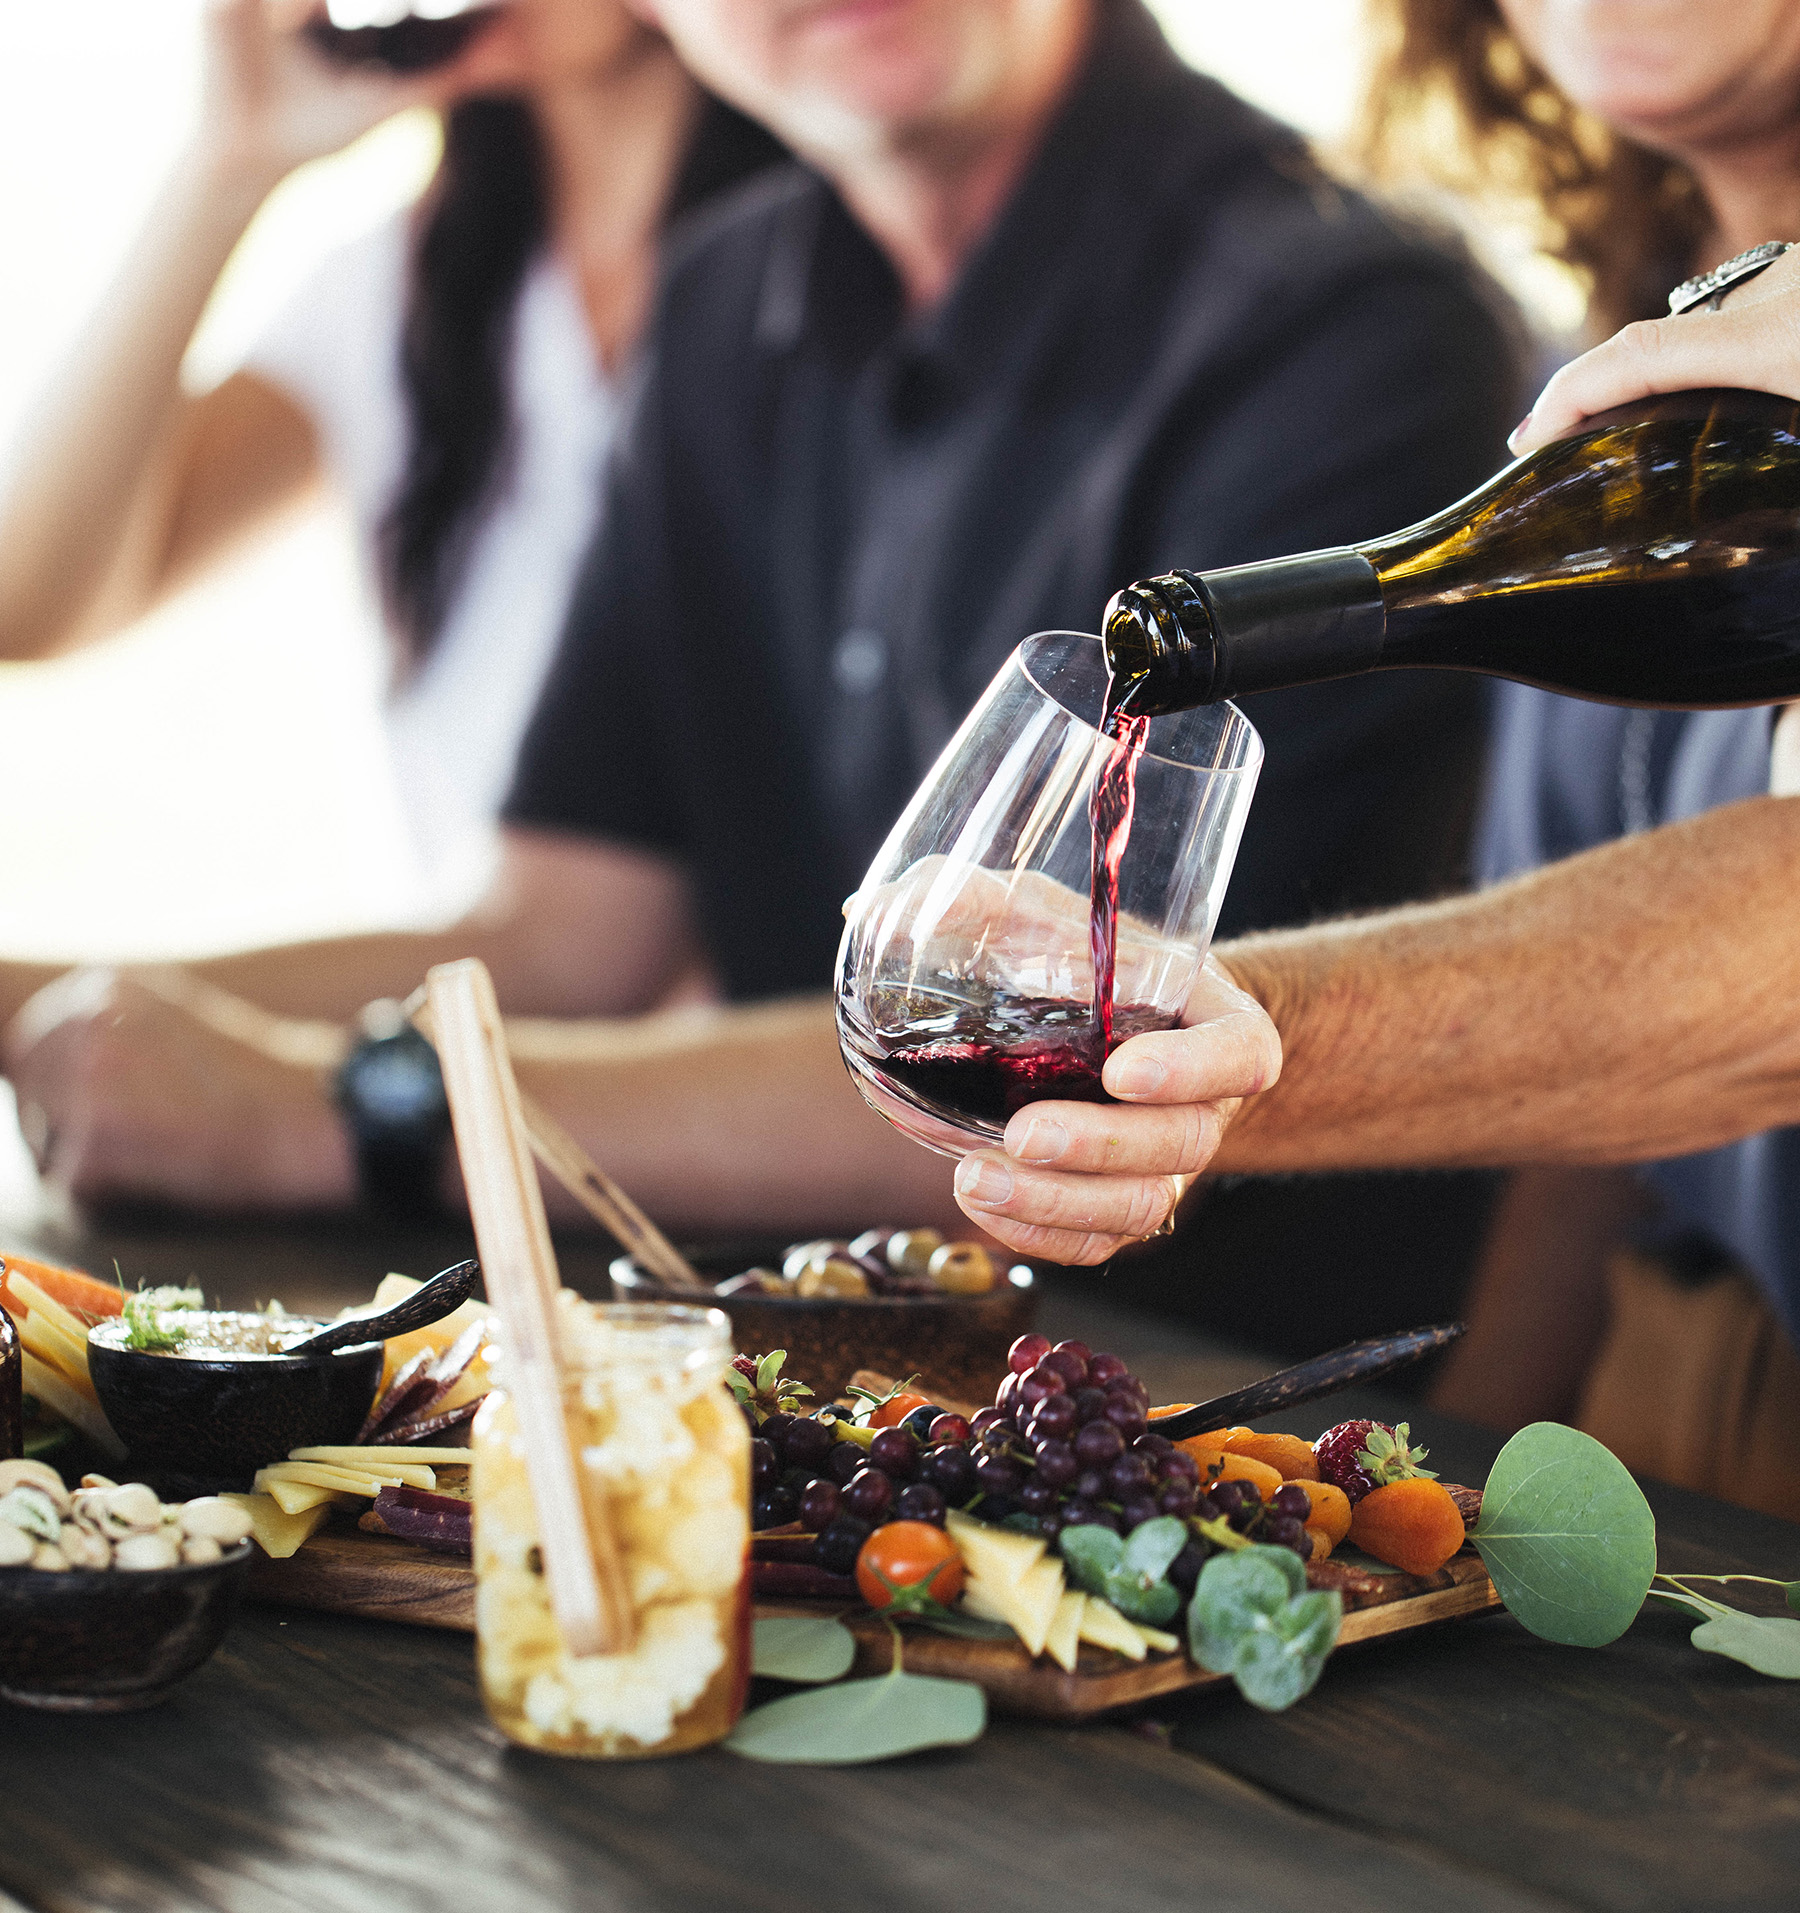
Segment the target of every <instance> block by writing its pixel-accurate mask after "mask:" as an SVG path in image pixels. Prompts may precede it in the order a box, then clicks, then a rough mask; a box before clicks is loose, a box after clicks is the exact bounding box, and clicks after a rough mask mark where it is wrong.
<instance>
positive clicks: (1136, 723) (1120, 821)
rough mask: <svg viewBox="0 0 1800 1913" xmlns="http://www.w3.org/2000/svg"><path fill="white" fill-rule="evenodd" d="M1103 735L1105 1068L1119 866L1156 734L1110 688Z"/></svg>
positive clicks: (1097, 813) (1091, 911) (1096, 917)
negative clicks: (1117, 705) (1115, 702)
mask: <svg viewBox="0 0 1800 1913" xmlns="http://www.w3.org/2000/svg"><path fill="white" fill-rule="evenodd" d="M1106 701H1107V712H1106V716H1105V717H1104V718H1103V719H1102V734H1103V735H1104V736H1107V737H1110V738H1111V739H1112V740H1113V742H1112V748H1111V750H1110V751H1108V752H1107V756H1106V762H1105V763H1104V764H1103V765H1102V766H1101V767H1100V774H1099V776H1098V777H1096V778H1095V779H1094V794H1093V796H1092V797H1091V798H1090V799H1089V800H1088V819H1089V821H1090V823H1091V824H1092V825H1093V831H1094V848H1093V853H1092V856H1093V861H1092V865H1091V875H1090V877H1089V893H1088V946H1089V948H1090V949H1091V950H1092V952H1093V957H1094V1023H1095V1026H1096V1028H1097V1029H1098V1031H1099V1036H1100V1063H1101V1067H1102V1068H1104V1067H1105V1064H1106V1059H1107V1057H1108V1056H1110V1055H1111V1054H1112V1047H1113V984H1114V976H1115V972H1116V969H1117V966H1118V957H1119V865H1120V864H1121V863H1122V862H1123V861H1124V857H1125V846H1126V845H1127V844H1128V843H1130V841H1131V813H1132V812H1133V810H1135V809H1136V808H1137V767H1138V759H1139V758H1140V757H1142V756H1143V754H1144V740H1145V739H1146V738H1147V737H1148V736H1149V733H1150V720H1149V718H1147V717H1133V716H1131V715H1130V714H1129V712H1127V711H1125V710H1123V709H1119V710H1114V709H1113V707H1112V689H1111V687H1110V686H1109V688H1108V692H1107V700H1106Z"/></svg>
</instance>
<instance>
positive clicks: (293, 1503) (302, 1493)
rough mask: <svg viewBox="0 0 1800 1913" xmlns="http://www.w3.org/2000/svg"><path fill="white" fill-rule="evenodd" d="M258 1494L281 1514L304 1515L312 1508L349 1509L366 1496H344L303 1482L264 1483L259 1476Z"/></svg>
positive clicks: (337, 1491)
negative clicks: (335, 1507) (273, 1505)
mask: <svg viewBox="0 0 1800 1913" xmlns="http://www.w3.org/2000/svg"><path fill="white" fill-rule="evenodd" d="M256 1488H257V1492H258V1493H259V1494H266V1495H267V1496H268V1497H269V1498H270V1500H272V1501H273V1502H274V1503H275V1505H276V1506H277V1507H278V1508H279V1509H280V1510H281V1511H282V1513H283V1514H305V1513H306V1512H307V1511H308V1510H309V1509H312V1508H330V1507H332V1506H334V1505H342V1506H344V1507H350V1506H352V1505H354V1504H355V1502H356V1501H358V1500H359V1499H362V1500H367V1499H368V1497H367V1496H360V1497H359V1496H357V1495H354V1494H346V1493H345V1492H344V1491H343V1490H342V1489H339V1488H316V1487H314V1486H312V1485H311V1484H310V1483H308V1482H304V1481H265V1480H264V1479H263V1477H262V1476H261V1475H258V1476H257V1477H256Z"/></svg>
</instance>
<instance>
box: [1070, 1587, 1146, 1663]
mask: <svg viewBox="0 0 1800 1913" xmlns="http://www.w3.org/2000/svg"><path fill="white" fill-rule="evenodd" d="M1081 1638H1082V1639H1083V1640H1084V1641H1091V1642H1092V1643H1093V1645H1094V1646H1095V1647H1110V1648H1111V1649H1112V1651H1113V1652H1114V1653H1115V1654H1123V1655H1124V1656H1125V1658H1126V1659H1127V1660H1128V1661H1141V1660H1142V1659H1143V1658H1144V1655H1145V1647H1144V1637H1143V1635H1142V1634H1140V1633H1139V1632H1138V1630H1137V1629H1136V1628H1135V1627H1134V1626H1133V1625H1132V1624H1131V1622H1129V1621H1128V1620H1126V1618H1125V1616H1124V1615H1123V1614H1121V1613H1120V1612H1119V1610H1118V1609H1117V1608H1116V1607H1114V1606H1113V1604H1112V1603H1111V1602H1110V1601H1103V1600H1101V1598H1100V1597H1099V1595H1097V1594H1090V1595H1089V1596H1088V1601H1087V1606H1086V1607H1085V1608H1083V1609H1082V1612H1081Z"/></svg>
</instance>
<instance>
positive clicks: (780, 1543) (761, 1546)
mask: <svg viewBox="0 0 1800 1913" xmlns="http://www.w3.org/2000/svg"><path fill="white" fill-rule="evenodd" d="M817 1539H818V1537H817V1536H816V1535H810V1534H754V1535H752V1536H751V1537H750V1558H751V1559H752V1560H753V1561H792V1562H796V1563H798V1564H799V1565H800V1566H802V1567H813V1566H816V1565H817V1555H816V1548H815V1543H816V1542H817Z"/></svg>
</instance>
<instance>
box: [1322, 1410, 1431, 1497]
mask: <svg viewBox="0 0 1800 1913" xmlns="http://www.w3.org/2000/svg"><path fill="white" fill-rule="evenodd" d="M1407 1435H1408V1425H1407V1423H1405V1422H1402V1423H1401V1424H1400V1426H1399V1427H1398V1428H1390V1427H1389V1426H1388V1425H1387V1423H1386V1422H1381V1421H1341V1422H1339V1423H1338V1425H1337V1426H1336V1427H1335V1428H1328V1429H1327V1430H1326V1431H1325V1433H1324V1434H1322V1435H1321V1436H1320V1437H1319V1439H1318V1440H1317V1441H1315V1442H1314V1443H1313V1456H1314V1458H1315V1459H1316V1460H1317V1462H1318V1464H1319V1477H1320V1479H1321V1480H1323V1481H1329V1482H1331V1483H1333V1484H1334V1485H1335V1486H1337V1487H1339V1488H1342V1489H1343V1491H1344V1493H1345V1494H1347V1495H1348V1496H1349V1497H1350V1499H1351V1501H1352V1502H1356V1501H1360V1500H1361V1499H1362V1498H1363V1496H1364V1495H1366V1494H1368V1493H1369V1492H1370V1490H1371V1489H1374V1488H1386V1487H1388V1486H1389V1485H1391V1484H1392V1483H1393V1482H1396V1481H1406V1480H1409V1479H1411V1478H1413V1477H1415V1476H1423V1477H1424V1478H1425V1479H1426V1480H1428V1481H1433V1480H1436V1478H1437V1477H1436V1476H1435V1475H1434V1474H1433V1473H1432V1471H1431V1470H1430V1469H1429V1468H1421V1467H1420V1466H1419V1463H1420V1462H1422V1461H1423V1460H1424V1459H1425V1455H1426V1452H1427V1451H1426V1450H1425V1449H1423V1448H1414V1447H1413V1446H1412V1445H1411V1444H1410V1442H1409V1441H1408V1440H1407Z"/></svg>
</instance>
